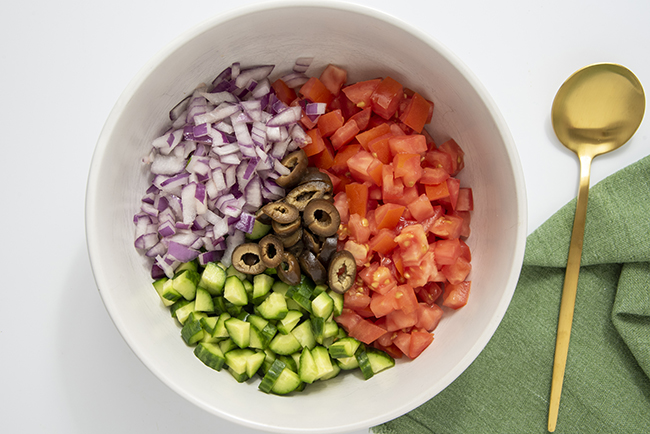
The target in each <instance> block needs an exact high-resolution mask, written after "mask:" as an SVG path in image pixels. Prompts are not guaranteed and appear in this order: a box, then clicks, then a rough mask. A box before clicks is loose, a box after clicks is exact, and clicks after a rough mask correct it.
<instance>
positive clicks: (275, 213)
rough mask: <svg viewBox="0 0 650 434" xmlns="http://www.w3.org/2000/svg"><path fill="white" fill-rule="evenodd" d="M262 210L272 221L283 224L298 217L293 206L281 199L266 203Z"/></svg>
mask: <svg viewBox="0 0 650 434" xmlns="http://www.w3.org/2000/svg"><path fill="white" fill-rule="evenodd" d="M262 212H263V213H264V214H266V215H267V216H269V217H270V218H271V220H273V221H274V222H278V223H283V224H286V223H291V222H292V221H295V220H296V219H298V217H300V214H299V212H298V210H297V209H296V207H295V206H293V205H290V204H288V203H285V202H282V201H275V202H271V203H267V204H266V205H264V206H263V207H262Z"/></svg>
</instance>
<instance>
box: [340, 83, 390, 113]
mask: <svg viewBox="0 0 650 434" xmlns="http://www.w3.org/2000/svg"><path fill="white" fill-rule="evenodd" d="M380 82H381V79H379V78H375V79H372V80H366V81H360V82H358V83H355V84H352V85H350V86H346V87H344V88H343V93H344V94H345V95H346V96H347V97H348V99H349V100H350V101H352V103H353V104H355V105H356V106H357V107H361V108H365V107H368V106H370V97H371V96H372V94H373V93H374V92H375V89H377V86H378V85H379V83H380Z"/></svg>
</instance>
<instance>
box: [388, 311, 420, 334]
mask: <svg viewBox="0 0 650 434" xmlns="http://www.w3.org/2000/svg"><path fill="white" fill-rule="evenodd" d="M417 322H418V313H417V310H414V311H413V312H411V313H406V312H404V311H403V310H400V309H397V310H394V311H392V312H390V313H388V314H386V330H388V331H389V332H394V331H397V330H402V329H407V328H409V327H413V326H414V325H415V324H416V323H417Z"/></svg>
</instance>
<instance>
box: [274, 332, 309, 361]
mask: <svg viewBox="0 0 650 434" xmlns="http://www.w3.org/2000/svg"><path fill="white" fill-rule="evenodd" d="M269 348H270V349H271V351H273V352H274V353H276V354H281V355H285V356H288V355H290V354H291V353H295V352H296V351H299V350H300V349H301V348H302V345H300V341H298V339H296V337H295V336H294V335H293V334H291V333H289V334H288V335H283V334H277V335H276V336H275V337H274V338H273V340H271V342H270V343H269Z"/></svg>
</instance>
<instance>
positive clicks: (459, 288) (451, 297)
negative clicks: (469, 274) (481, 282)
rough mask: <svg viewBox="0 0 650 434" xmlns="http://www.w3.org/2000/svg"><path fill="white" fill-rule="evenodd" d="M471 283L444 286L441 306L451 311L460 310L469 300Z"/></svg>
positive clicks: (467, 281)
mask: <svg viewBox="0 0 650 434" xmlns="http://www.w3.org/2000/svg"><path fill="white" fill-rule="evenodd" d="M471 286H472V282H471V281H469V280H466V281H464V282H460V283H457V284H451V283H450V284H447V285H445V292H444V293H443V295H442V300H443V301H442V305H443V306H447V307H450V308H452V309H460V308H461V307H463V306H465V305H466V304H467V299H468V298H469V291H470V289H471Z"/></svg>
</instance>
